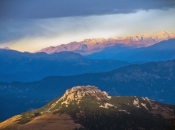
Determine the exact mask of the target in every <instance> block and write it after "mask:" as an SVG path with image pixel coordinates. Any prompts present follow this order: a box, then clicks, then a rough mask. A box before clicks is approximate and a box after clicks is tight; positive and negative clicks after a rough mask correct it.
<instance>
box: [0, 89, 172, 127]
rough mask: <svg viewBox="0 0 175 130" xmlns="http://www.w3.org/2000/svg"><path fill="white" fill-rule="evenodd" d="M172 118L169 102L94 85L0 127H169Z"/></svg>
mask: <svg viewBox="0 0 175 130" xmlns="http://www.w3.org/2000/svg"><path fill="white" fill-rule="evenodd" d="M64 120H67V121H66V122H65V121H64ZM174 121H175V106H173V105H166V104H161V103H159V102H156V101H153V100H150V99H148V98H147V97H142V98H139V97H136V96H132V97H123V96H109V95H108V94H107V93H106V92H104V91H101V90H99V89H98V88H97V87H95V86H75V87H73V88H71V89H68V90H66V92H65V94H64V95H63V96H62V97H60V98H57V99H55V100H53V101H52V102H49V103H48V104H47V105H45V106H44V107H42V108H39V109H36V110H33V111H29V112H26V113H22V114H20V115H17V116H14V117H12V118H10V119H8V120H6V121H5V122H2V123H0V129H1V130H12V129H13V130H14V129H18V130H23V129H25V130H32V129H33V128H35V129H36V130H39V129H43V130H49V129H52V130H57V129H59V128H64V129H66V130H71V129H74V130H86V129H90V130H92V129H96V130H105V129H108V130H114V129H135V130H137V129H138V130H139V129H155V130H163V129H169V130H173V129H174V128H175V126H174V124H173V122H174Z"/></svg>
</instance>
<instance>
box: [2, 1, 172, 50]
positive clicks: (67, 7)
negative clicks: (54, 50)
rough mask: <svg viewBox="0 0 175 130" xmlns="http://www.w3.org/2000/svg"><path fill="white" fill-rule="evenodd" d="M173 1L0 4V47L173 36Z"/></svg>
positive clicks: (28, 47)
mask: <svg viewBox="0 0 175 130" xmlns="http://www.w3.org/2000/svg"><path fill="white" fill-rule="evenodd" d="M174 14H175V1H174V0H139V1H134V2H133V1H131V0H88V1H87V0H52V1H49V0H1V1H0V48H3V47H9V48H11V49H15V50H18V51H29V52H35V51H38V50H40V49H42V48H45V47H49V46H57V45H60V44H66V43H69V42H73V41H82V40H84V39H90V38H110V37H117V36H129V35H134V34H147V33H149V34H150V33H158V32H160V31H162V30H167V31H169V32H174V33H175V17H174Z"/></svg>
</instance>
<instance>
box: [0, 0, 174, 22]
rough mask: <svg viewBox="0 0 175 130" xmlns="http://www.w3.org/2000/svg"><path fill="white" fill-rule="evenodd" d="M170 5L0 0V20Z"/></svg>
mask: <svg viewBox="0 0 175 130" xmlns="http://www.w3.org/2000/svg"><path fill="white" fill-rule="evenodd" d="M174 6H175V1H174V0H1V1H0V19H1V20H3V19H25V18H27V19H28V18H32V19H41V18H58V17H69V16H88V15H104V14H119V13H132V12H135V11H137V10H150V9H163V10H165V9H168V8H171V7H174Z"/></svg>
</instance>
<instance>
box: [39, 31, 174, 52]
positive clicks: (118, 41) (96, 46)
mask: <svg viewBox="0 0 175 130" xmlns="http://www.w3.org/2000/svg"><path fill="white" fill-rule="evenodd" d="M172 38H175V34H174V33H169V32H167V31H161V32H160V33H158V34H145V35H141V34H139V35H135V36H128V37H116V38H109V39H104V38H98V39H86V40H84V41H81V42H71V43H68V44H62V45H58V46H55V47H54V46H51V47H47V48H44V49H42V50H40V51H39V52H46V53H49V54H51V53H55V52H61V51H74V52H77V53H80V54H82V55H90V54H93V53H97V52H101V51H103V50H105V49H108V48H113V49H115V51H120V50H121V49H122V50H123V49H124V50H125V49H128V48H129V49H131V48H139V47H147V46H150V45H153V44H155V43H158V42H160V41H164V40H169V39H172Z"/></svg>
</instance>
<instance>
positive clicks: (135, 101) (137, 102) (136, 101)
mask: <svg viewBox="0 0 175 130" xmlns="http://www.w3.org/2000/svg"><path fill="white" fill-rule="evenodd" d="M133 105H134V106H136V107H138V108H140V106H139V99H138V98H136V100H134V102H133Z"/></svg>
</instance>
